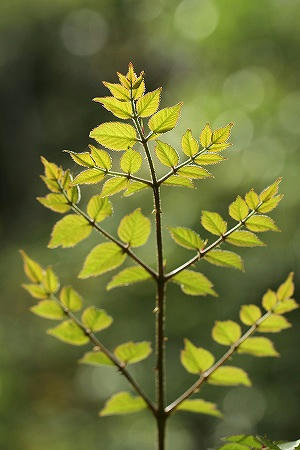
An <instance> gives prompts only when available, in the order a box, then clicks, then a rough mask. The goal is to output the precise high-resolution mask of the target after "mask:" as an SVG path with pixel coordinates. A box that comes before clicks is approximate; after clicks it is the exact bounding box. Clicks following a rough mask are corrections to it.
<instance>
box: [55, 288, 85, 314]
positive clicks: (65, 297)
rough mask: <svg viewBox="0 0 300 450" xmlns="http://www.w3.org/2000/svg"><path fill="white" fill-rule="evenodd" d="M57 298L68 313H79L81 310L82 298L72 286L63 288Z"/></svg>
mask: <svg viewBox="0 0 300 450" xmlns="http://www.w3.org/2000/svg"><path fill="white" fill-rule="evenodd" d="M59 298H60V301H61V302H62V304H63V305H64V306H65V307H66V308H67V309H69V310H70V311H79V310H80V309H81V308H82V298H81V296H80V295H79V294H78V292H76V291H75V290H74V289H73V288H72V286H64V287H63V288H62V290H61V291H60V295H59Z"/></svg>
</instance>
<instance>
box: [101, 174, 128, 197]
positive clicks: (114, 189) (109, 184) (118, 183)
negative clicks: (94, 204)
mask: <svg viewBox="0 0 300 450" xmlns="http://www.w3.org/2000/svg"><path fill="white" fill-rule="evenodd" d="M127 186H128V180H127V178H126V177H114V178H110V179H109V180H107V181H105V183H104V185H103V187H102V191H101V194H100V195H101V197H110V196H111V195H115V194H117V193H118V192H121V191H123V190H124V189H126V188H127Z"/></svg>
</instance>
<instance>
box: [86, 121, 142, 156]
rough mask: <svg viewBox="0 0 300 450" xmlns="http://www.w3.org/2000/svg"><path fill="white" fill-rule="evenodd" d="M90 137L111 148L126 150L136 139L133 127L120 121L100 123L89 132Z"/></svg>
mask: <svg viewBox="0 0 300 450" xmlns="http://www.w3.org/2000/svg"><path fill="white" fill-rule="evenodd" d="M90 137H91V138H92V139H95V140H96V141H97V142H98V143H99V144H101V145H104V147H107V148H110V149H111V150H127V149H128V148H131V147H132V146H133V145H134V144H135V143H136V140H137V137H136V131H135V129H134V128H133V127H132V126H131V125H128V124H127V123H122V122H105V123H102V124H101V125H99V126H98V127H96V128H94V129H93V130H92V131H91V132H90Z"/></svg>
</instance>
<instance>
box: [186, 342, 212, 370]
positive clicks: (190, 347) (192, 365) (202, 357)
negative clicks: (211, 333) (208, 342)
mask: <svg viewBox="0 0 300 450" xmlns="http://www.w3.org/2000/svg"><path fill="white" fill-rule="evenodd" d="M180 360H181V363H182V365H183V367H184V368H185V369H186V370H187V371H188V372H190V373H194V374H200V373H202V372H204V371H205V370H206V369H208V368H209V367H211V366H212V365H213V363H214V362H215V358H214V356H213V355H212V354H211V353H210V352H209V351H207V350H205V349H204V348H201V347H196V346H195V345H194V344H192V342H191V341H189V340H188V339H185V340H184V350H182V351H181V353H180Z"/></svg>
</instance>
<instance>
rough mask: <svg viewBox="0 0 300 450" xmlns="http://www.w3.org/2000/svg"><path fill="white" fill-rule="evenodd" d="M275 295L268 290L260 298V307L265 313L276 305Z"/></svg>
mask: <svg viewBox="0 0 300 450" xmlns="http://www.w3.org/2000/svg"><path fill="white" fill-rule="evenodd" d="M277 301H278V300H277V295H276V294H275V292H274V291H272V290H271V289H269V290H268V291H267V292H266V293H265V294H264V296H263V298H262V305H263V307H264V308H265V310H266V311H271V310H272V309H273V308H274V306H275V305H276V303H277Z"/></svg>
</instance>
